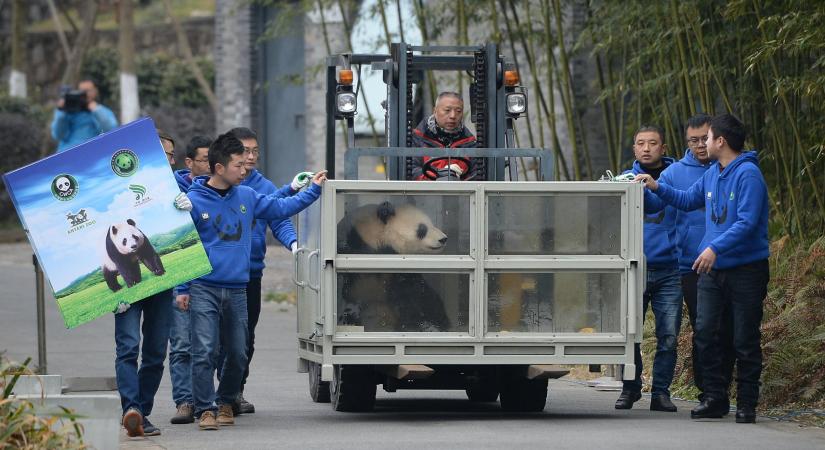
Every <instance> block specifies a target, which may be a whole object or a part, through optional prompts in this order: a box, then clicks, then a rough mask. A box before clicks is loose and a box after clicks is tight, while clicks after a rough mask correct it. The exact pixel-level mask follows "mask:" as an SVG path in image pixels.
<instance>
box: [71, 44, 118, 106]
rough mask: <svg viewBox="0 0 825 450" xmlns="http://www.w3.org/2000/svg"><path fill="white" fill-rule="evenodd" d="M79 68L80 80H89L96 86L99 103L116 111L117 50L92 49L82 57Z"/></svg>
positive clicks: (108, 48)
mask: <svg viewBox="0 0 825 450" xmlns="http://www.w3.org/2000/svg"><path fill="white" fill-rule="evenodd" d="M80 67H81V71H80V79H81V80H82V79H84V78H90V79H91V80H92V81H94V82H95V84H96V85H97V90H98V92H99V93H100V97H99V99H98V100H99V101H100V103H103V104H104V105H106V106H108V107H109V108H111V109H112V110H113V111H117V110H118V107H119V105H120V79H119V78H118V54H117V49H115V48H112V47H92V48H90V49H89V50H88V51H87V52H86V55H85V56H84V57H83V63H82V64H81V66H80Z"/></svg>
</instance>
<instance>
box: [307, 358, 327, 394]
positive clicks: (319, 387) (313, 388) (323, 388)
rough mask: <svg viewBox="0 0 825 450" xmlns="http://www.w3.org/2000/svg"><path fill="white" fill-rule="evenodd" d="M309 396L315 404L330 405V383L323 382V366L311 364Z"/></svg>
mask: <svg viewBox="0 0 825 450" xmlns="http://www.w3.org/2000/svg"><path fill="white" fill-rule="evenodd" d="M309 396H310V397H312V401H313V402H315V403H329V381H321V365H320V364H318V363H314V362H310V363H309Z"/></svg>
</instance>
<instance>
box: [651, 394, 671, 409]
mask: <svg viewBox="0 0 825 450" xmlns="http://www.w3.org/2000/svg"><path fill="white" fill-rule="evenodd" d="M650 410H651V411H664V412H676V405H674V404H673V402H672V401H670V396H669V395H667V394H653V396H652V397H650Z"/></svg>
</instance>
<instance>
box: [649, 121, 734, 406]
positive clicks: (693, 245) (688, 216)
mask: <svg viewBox="0 0 825 450" xmlns="http://www.w3.org/2000/svg"><path fill="white" fill-rule="evenodd" d="M710 121H711V117H710V116H709V115H707V114H704V113H700V114H697V115H695V116H693V117H691V118H689V119H688V121H687V125H686V126H685V140H686V142H687V146H688V147H687V149H686V150H685V156H684V157H683V158H682V159H681V160H679V161H677V162H676V163H675V164H672V165H671V166H670V167H668V168H667V169H666V170H665V171H664V172H662V176H661V177H660V178H659V180H658V181H659V183H664V184H667V185H668V186H671V187H673V188H675V189H679V190H687V189H688V188H689V187H691V186H692V185H693V183H695V182H696V180H698V179H700V178H702V176H703V175H704V174H705V171H707V170H708V167H710V164H711V160H710V155H708V149H707V143H706V141H707V138H708V130H709V129H710ZM663 206H664V205H663ZM704 235H705V211H704V209H697V210H694V211H681V210H677V211H676V250H677V253H678V255H679V274H680V275H681V277H682V294H683V296H684V299H685V306H687V311H688V318H689V321H690V328H691V329H692V330H694V335H693V338H694V339H693V350H692V365H693V381H694V383H695V384H696V387H697V388H698V389H699V401H701V400H702V399H703V398H704V394H703V393H702V392H703V387H702V386H703V382H702V367H701V364H700V363H699V358H698V356H697V352H696V333H695V330H696V286H697V282H698V280H699V274H697V273H696V272H694V271H693V270H692V269H691V267H692V266H693V262H694V261H696V258H697V257H699V243H700V242H702V238H703V237H704ZM722 323H723V324H725V326H722V327H721V328H720V330H719V332H720V335H719V342H720V346H721V347H720V348H721V351H722V362H723V367H724V370H723V373H724V374H725V376H726V379H727V380H728V383H727V385H729V384H730V377H731V371H732V370H733V335H732V329H733V324H732V323H731V321H730V314H728V313H727V310H726V313H725V315H724V316H723V322H722ZM725 398H726V399H727V397H725Z"/></svg>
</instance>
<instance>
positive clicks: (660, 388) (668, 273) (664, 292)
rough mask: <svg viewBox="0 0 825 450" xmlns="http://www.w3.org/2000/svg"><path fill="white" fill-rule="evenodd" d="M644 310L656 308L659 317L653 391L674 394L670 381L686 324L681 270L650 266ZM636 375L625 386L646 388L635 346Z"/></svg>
mask: <svg viewBox="0 0 825 450" xmlns="http://www.w3.org/2000/svg"><path fill="white" fill-rule="evenodd" d="M643 305H644V313H643V314H646V313H647V307H648V305H650V306H651V307H652V308H653V316H654V318H655V319H656V355H655V356H654V357H653V389H652V393H653V394H654V395H655V394H664V395H667V396H670V383H671V381H673V371H674V370H675V368H676V344H677V339H676V338H677V337H678V336H679V327H680V326H681V324H682V287H681V279H680V277H679V270H678V269H676V268H672V269H657V268H648V269H647V289H645V292H644V296H643ZM634 347H635V351H634V353H635V355H634V360H635V363H636V378H635V379H633V380H629V381H625V382H624V383H623V390H625V391H631V392H641V391H642V352H641V346H640V345H639V344H636V345H635V346H634Z"/></svg>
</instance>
